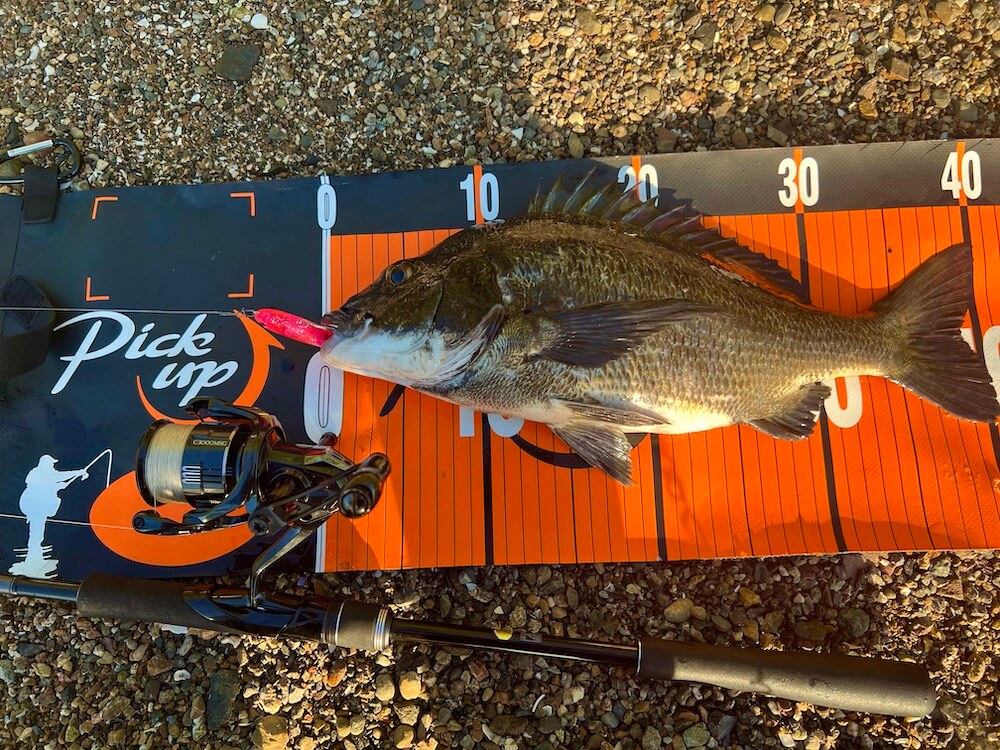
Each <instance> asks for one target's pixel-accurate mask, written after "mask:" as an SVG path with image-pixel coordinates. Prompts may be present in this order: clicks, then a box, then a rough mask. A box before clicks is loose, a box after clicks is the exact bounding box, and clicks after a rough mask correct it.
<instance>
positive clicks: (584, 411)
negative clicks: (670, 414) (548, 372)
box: [555, 398, 669, 427]
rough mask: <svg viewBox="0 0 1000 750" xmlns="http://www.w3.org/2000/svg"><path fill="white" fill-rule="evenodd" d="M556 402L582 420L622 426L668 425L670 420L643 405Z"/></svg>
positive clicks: (557, 400) (563, 400)
mask: <svg viewBox="0 0 1000 750" xmlns="http://www.w3.org/2000/svg"><path fill="white" fill-rule="evenodd" d="M555 402H556V404H558V405H559V406H562V407H564V408H566V409H569V410H570V411H572V412H573V414H574V415H576V416H577V417H578V418H579V419H581V420H587V421H591V422H607V423H608V424H614V425H618V426H620V427H654V426H656V425H666V424H669V422H668V421H667V420H666V419H664V418H663V417H662V416H661V415H660V414H657V413H656V412H655V411H652V410H651V409H643V408H642V407H641V406H633V405H631V404H630V405H629V406H627V407H625V408H618V407H614V406H606V405H604V404H588V403H582V402H580V401H568V400H566V399H561V398H557V399H555Z"/></svg>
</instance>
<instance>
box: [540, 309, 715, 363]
mask: <svg viewBox="0 0 1000 750" xmlns="http://www.w3.org/2000/svg"><path fill="white" fill-rule="evenodd" d="M713 314H717V315H722V314H724V313H722V312H721V311H720V310H719V309H718V308H717V307H715V306H714V305H710V304H708V303H705V302H697V301H693V300H684V299H663V300H635V301H627V302H608V303H602V304H599V305H586V306H583V307H576V308H573V309H571V310H560V311H558V312H547V313H532V314H530V315H528V316H526V317H528V318H535V320H534V321H533V322H534V324H535V325H537V327H538V330H539V334H540V341H539V346H538V348H537V349H536V351H535V356H536V357H543V358H545V359H550V360H552V361H554V362H561V363H562V364H566V365H571V366H576V367H602V366H604V365H606V364H607V363H608V362H610V361H611V360H613V359H615V358H617V357H621V356H622V355H624V354H626V353H628V352H629V351H631V350H632V349H633V348H634V347H636V346H637V345H638V344H639V343H640V342H641V341H642V340H643V339H644V338H646V337H647V336H649V335H650V334H652V333H655V332H656V331H659V330H662V329H663V328H664V327H666V326H669V325H676V324H678V323H683V322H687V321H690V320H692V319H694V318H697V317H700V316H704V315H713Z"/></svg>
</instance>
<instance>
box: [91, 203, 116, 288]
mask: <svg viewBox="0 0 1000 750" xmlns="http://www.w3.org/2000/svg"><path fill="white" fill-rule="evenodd" d="M98 200H99V199H98ZM115 200H118V199H117V198H115ZM95 208H96V206H95ZM84 299H86V300H87V302H107V301H108V300H109V299H111V297H110V296H109V295H107V294H91V288H90V277H89V276H88V277H87V292H86V294H85V295H84Z"/></svg>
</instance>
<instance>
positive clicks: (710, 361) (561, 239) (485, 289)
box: [322, 181, 1000, 483]
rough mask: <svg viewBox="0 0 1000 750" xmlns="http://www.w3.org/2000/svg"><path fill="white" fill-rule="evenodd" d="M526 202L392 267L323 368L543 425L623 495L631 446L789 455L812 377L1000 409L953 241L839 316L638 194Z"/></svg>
mask: <svg viewBox="0 0 1000 750" xmlns="http://www.w3.org/2000/svg"><path fill="white" fill-rule="evenodd" d="M532 206H533V210H534V211H535V213H531V214H529V215H527V216H525V217H521V218H517V219H514V220H509V221H506V222H504V223H501V224H495V225H490V226H486V227H477V228H475V229H470V230H466V231H463V232H460V233H458V234H455V235H453V236H451V237H450V238H448V239H446V240H445V241H443V242H442V243H440V244H439V245H438V246H437V247H435V248H434V249H433V250H431V251H430V252H428V253H427V254H425V255H423V256H421V257H420V258H415V259H409V260H405V261H400V262H398V263H396V264H394V265H393V266H390V268H389V269H387V273H384V274H382V275H381V276H380V277H379V278H378V280H376V281H375V282H374V283H373V284H372V285H371V286H370V287H368V288H367V289H365V290H363V291H362V292H360V293H358V294H357V295H355V296H353V297H352V298H351V299H349V300H347V302H345V304H344V306H343V307H342V308H341V309H340V310H339V311H336V312H335V313H333V314H331V315H332V317H331V321H332V324H333V326H334V328H335V331H336V335H333V336H331V338H330V339H329V340H327V342H326V343H325V344H324V345H323V349H322V352H323V356H324V358H325V359H326V360H327V361H328V362H330V363H331V364H333V365H335V366H337V367H339V368H341V369H344V370H348V371H352V372H358V373H360V374H364V375H374V376H376V377H385V378H387V379H390V380H394V381H395V382H397V383H402V384H404V385H408V386H410V387H413V388H415V389H417V390H420V391H422V392H424V393H429V394H431V395H434V396H437V397H439V398H442V399H445V400H447V401H450V402H452V403H455V404H459V405H462V406H467V407H470V408H473V409H477V410H480V411H485V412H490V413H496V414H502V415H504V416H510V417H522V418H525V419H529V420H535V421H538V422H542V423H545V424H548V425H550V426H551V427H552V428H553V430H554V431H555V432H556V434H557V435H559V436H560V437H561V438H562V439H563V440H564V441H565V442H566V443H567V444H568V445H569V446H570V448H572V449H573V450H574V451H576V452H577V453H579V454H580V455H581V456H582V457H583V458H584V459H585V460H586V461H587V462H588V463H589V464H591V465H592V466H595V467H599V468H601V469H603V470H604V471H606V472H607V473H608V474H610V475H611V476H612V477H614V478H615V479H617V480H619V481H621V482H624V483H628V482H629V481H630V477H631V458H630V452H631V450H632V447H631V445H630V444H629V442H628V440H627V439H626V438H625V434H626V433H627V432H661V433H684V432H691V431H698V430H706V429H713V428H717V427H721V426H724V425H730V424H737V423H746V424H750V425H752V426H753V427H755V428H757V429H759V430H761V431H762V432H764V433H766V434H768V435H771V436H773V437H775V438H784V439H803V438H806V437H808V436H809V435H810V434H811V433H812V431H813V428H814V425H815V421H816V416H817V414H818V412H819V410H820V408H821V405H822V401H823V399H824V398H826V397H827V396H828V395H829V393H830V389H829V388H828V387H827V386H826V385H823V384H822V382H821V381H824V380H827V379H829V378H833V377H837V376H846V375H881V376H886V377H889V378H891V379H893V380H894V381H896V382H898V383H900V384H902V385H903V386H905V387H907V388H909V389H911V390H912V391H914V392H915V393H917V394H919V395H921V396H922V397H924V398H927V399H929V400H931V401H932V402H934V403H936V404H938V405H939V406H941V407H942V408H944V409H945V410H947V411H950V412H951V413H952V414H954V415H956V416H957V417H960V418H964V419H972V420H978V421H989V420H992V419H995V418H996V416H997V413H998V411H1000V405H998V403H997V398H996V392H995V391H994V389H993V385H992V382H991V379H990V377H989V375H988V373H987V371H986V368H985V365H984V364H983V361H982V360H981V359H980V358H979V357H978V356H977V355H976V354H974V353H973V352H972V351H971V350H970V349H969V347H968V346H967V345H966V344H965V342H964V341H963V339H962V337H961V335H960V326H961V325H962V321H963V319H964V317H965V313H966V310H967V309H968V306H969V304H968V303H969V300H968V294H969V289H970V288H971V280H972V270H973V269H972V255H971V248H969V246H967V245H956V246H954V247H951V248H948V249H945V250H942V251H941V252H940V253H938V254H937V255H935V256H934V257H933V258H931V259H930V260H928V261H926V262H925V263H924V264H923V265H922V266H920V267H919V268H918V269H917V270H916V271H914V272H913V273H912V274H911V275H910V276H909V277H907V279H906V280H904V282H903V283H902V284H901V285H899V286H898V287H897V289H896V290H895V291H893V292H892V293H891V294H890V295H889V296H888V297H886V298H885V299H883V300H881V301H880V302H878V303H877V304H876V305H875V306H874V307H873V308H872V310H870V311H868V312H866V313H862V314H860V315H853V316H848V315H840V314H836V313H832V312H827V311H823V310H818V309H816V308H813V307H811V306H809V305H807V304H805V303H804V302H802V301H801V299H800V297H801V285H799V283H798V282H797V281H796V280H795V279H794V278H793V277H792V276H791V274H790V273H789V272H788V271H787V269H783V268H782V267H781V266H780V265H778V264H777V263H775V262H774V261H773V260H772V259H769V258H766V257H764V256H762V255H759V254H756V253H753V252H752V251H750V250H749V249H747V248H744V247H742V246H740V245H739V244H738V243H737V242H736V241H735V240H732V239H727V238H724V237H722V236H721V235H719V234H718V233H717V232H716V231H714V230H708V229H705V228H704V227H703V226H702V225H701V223H700V222H699V221H698V220H697V217H690V216H685V215H684V214H683V212H681V211H679V210H677V209H674V210H670V211H660V210H659V209H656V208H655V206H654V205H653V203H652V202H651V201H645V202H643V201H641V200H639V198H638V193H637V191H633V192H632V193H627V194H625V195H622V194H621V193H619V192H618V191H617V190H614V189H611V188H610V187H608V186H604V187H603V189H599V188H598V187H596V186H593V185H590V184H588V183H587V182H584V183H583V184H581V185H578V186H576V187H575V188H574V189H570V188H568V187H563V186H562V183H561V181H560V182H558V183H557V185H556V187H555V188H553V190H552V191H550V193H548V194H547V195H545V196H542V195H541V194H539V196H538V197H537V198H536V199H535V201H533V204H532ZM567 206H569V210H568V211H567ZM640 206H641V208H639V207H640Z"/></svg>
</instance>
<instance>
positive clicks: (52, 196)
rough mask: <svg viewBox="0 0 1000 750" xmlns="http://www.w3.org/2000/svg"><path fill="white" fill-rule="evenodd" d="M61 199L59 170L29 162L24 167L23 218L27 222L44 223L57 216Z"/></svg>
mask: <svg viewBox="0 0 1000 750" xmlns="http://www.w3.org/2000/svg"><path fill="white" fill-rule="evenodd" d="M58 200H59V170H58V168H56V167H54V166H52V167H39V166H38V165H36V164H29V165H28V166H26V167H25V168H24V193H23V194H22V196H21V220H22V221H23V222H24V223H25V224H43V223H45V222H47V221H52V220H53V219H54V218H55V217H56V203H57V202H58Z"/></svg>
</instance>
